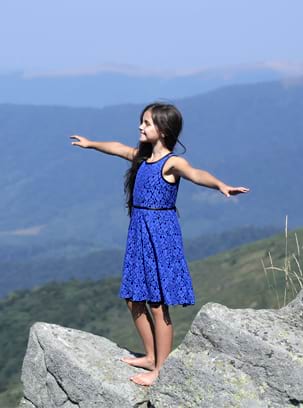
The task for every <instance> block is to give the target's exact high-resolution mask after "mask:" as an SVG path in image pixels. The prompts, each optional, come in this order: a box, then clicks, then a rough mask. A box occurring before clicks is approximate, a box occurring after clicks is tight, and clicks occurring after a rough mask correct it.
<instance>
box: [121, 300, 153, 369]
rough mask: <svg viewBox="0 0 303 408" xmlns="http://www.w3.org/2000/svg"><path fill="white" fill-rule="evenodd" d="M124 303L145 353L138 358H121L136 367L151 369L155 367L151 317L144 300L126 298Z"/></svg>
mask: <svg viewBox="0 0 303 408" xmlns="http://www.w3.org/2000/svg"><path fill="white" fill-rule="evenodd" d="M126 303H127V306H128V308H129V310H130V312H131V314H132V317H133V320H134V323H135V326H136V328H137V330H138V332H139V335H140V337H141V339H142V342H143V346H144V350H145V354H146V355H145V356H144V357H139V358H127V357H124V358H122V359H121V360H122V361H124V362H125V363H128V364H130V365H133V366H136V367H142V368H147V369H149V370H153V369H154V368H155V340H154V336H155V329H154V323H153V320H152V317H151V315H150V313H149V311H148V309H147V307H146V304H145V302H132V301H131V300H128V299H126Z"/></svg>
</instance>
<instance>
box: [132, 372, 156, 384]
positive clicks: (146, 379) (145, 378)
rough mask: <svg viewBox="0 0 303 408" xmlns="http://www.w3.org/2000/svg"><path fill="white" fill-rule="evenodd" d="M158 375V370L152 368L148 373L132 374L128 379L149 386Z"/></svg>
mask: <svg viewBox="0 0 303 408" xmlns="http://www.w3.org/2000/svg"><path fill="white" fill-rule="evenodd" d="M158 376H159V371H158V370H153V371H151V372H150V373H142V374H138V375H133V376H132V377H130V380H131V381H133V382H134V383H136V384H139V385H145V386H149V385H152V384H153V383H154V382H155V380H156V379H157V378H158Z"/></svg>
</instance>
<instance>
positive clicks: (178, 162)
mask: <svg viewBox="0 0 303 408" xmlns="http://www.w3.org/2000/svg"><path fill="white" fill-rule="evenodd" d="M171 165H172V167H171V172H172V173H173V174H174V175H175V176H179V177H183V178H185V179H187V180H189V181H191V182H193V183H195V184H199V185H201V186H205V187H209V188H214V189H217V190H219V191H220V192H221V193H222V194H224V195H225V196H226V197H230V196H231V195H236V194H239V193H247V192H248V191H249V188H246V187H232V186H229V185H227V184H225V183H223V181H221V180H219V179H217V178H216V177H214V176H213V175H212V174H210V173H209V172H208V171H205V170H200V169H195V168H193V167H192V166H191V165H190V164H189V163H188V161H187V160H185V159H183V157H172V158H171Z"/></svg>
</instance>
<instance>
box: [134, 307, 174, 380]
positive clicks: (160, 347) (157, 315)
mask: <svg viewBox="0 0 303 408" xmlns="http://www.w3.org/2000/svg"><path fill="white" fill-rule="evenodd" d="M150 306H151V311H152V315H153V317H154V322H155V340H156V366H155V368H154V369H153V370H152V371H151V372H150V373H142V374H138V375H136V376H133V377H131V380H132V381H134V382H135V383H137V384H141V385H151V384H152V383H153V382H154V381H155V379H156V378H157V377H158V375H159V371H160V368H161V367H162V365H163V363H164V361H165V360H166V358H167V357H168V355H169V353H170V352H171V350H172V346H173V335H174V333H173V325H172V322H171V319H170V316H169V309H168V306H167V305H159V304H158V305H157V304H151V305H150Z"/></svg>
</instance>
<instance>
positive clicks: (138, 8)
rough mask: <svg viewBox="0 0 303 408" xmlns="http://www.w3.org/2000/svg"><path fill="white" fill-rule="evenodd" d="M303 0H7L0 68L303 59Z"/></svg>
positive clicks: (2, 11)
mask: <svg viewBox="0 0 303 408" xmlns="http://www.w3.org/2000/svg"><path fill="white" fill-rule="evenodd" d="M302 16H303V1H302V0H285V1H282V0H249V1H248V0H220V1H219V0H187V1H183V0H153V1H148V2H146V1H142V0H128V1H126V0H107V1H105V0H86V1H84V0H83V1H79V0H43V1H41V0H26V1H22V0H9V1H1V3H0V50H1V59H0V71H2V72H3V71H12V70H19V69H21V70H42V71H43V70H72V69H82V68H83V69H84V68H89V67H95V66H100V65H103V64H127V65H135V66H140V67H143V68H146V69H159V70H165V69H180V70H182V69H200V68H203V67H216V66H224V65H237V64H246V63H254V62H263V61H273V60H274V61H289V62H302V61H303V58H302V38H303V25H302Z"/></svg>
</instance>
